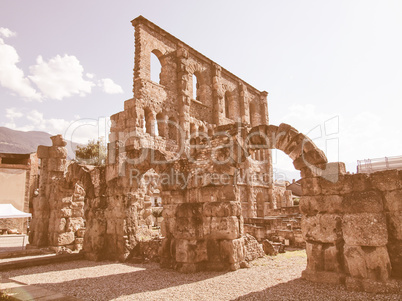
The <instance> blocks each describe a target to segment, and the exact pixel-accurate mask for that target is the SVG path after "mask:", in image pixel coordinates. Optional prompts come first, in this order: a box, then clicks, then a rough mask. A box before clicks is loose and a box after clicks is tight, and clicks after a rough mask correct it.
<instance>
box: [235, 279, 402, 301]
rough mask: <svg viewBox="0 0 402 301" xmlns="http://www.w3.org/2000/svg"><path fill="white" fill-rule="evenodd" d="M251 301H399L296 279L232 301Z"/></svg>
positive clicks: (385, 295)
mask: <svg viewBox="0 0 402 301" xmlns="http://www.w3.org/2000/svg"><path fill="white" fill-rule="evenodd" d="M251 300H317V301H321V300H334V301H335V300H356V301H360V300H361V301H366V300H384V301H385V300H387V301H388V300H395V301H400V300H401V296H400V295H398V294H374V293H365V292H355V291H347V290H346V287H345V286H343V285H333V284H324V283H314V282H310V281H307V280H304V279H302V278H297V279H295V280H291V281H288V282H285V283H280V284H277V285H274V286H271V287H268V288H266V289H264V290H261V291H258V292H252V293H249V294H247V295H244V296H241V297H239V298H236V299H233V300H232V301H251Z"/></svg>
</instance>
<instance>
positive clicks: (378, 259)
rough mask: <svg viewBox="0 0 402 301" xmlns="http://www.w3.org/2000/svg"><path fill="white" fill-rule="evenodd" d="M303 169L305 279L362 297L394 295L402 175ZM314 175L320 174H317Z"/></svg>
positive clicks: (401, 268)
mask: <svg viewBox="0 0 402 301" xmlns="http://www.w3.org/2000/svg"><path fill="white" fill-rule="evenodd" d="M321 169H322V170H326V169H327V170H332V172H331V173H329V172H327V173H326V176H325V177H321V176H319V173H317V172H315V171H314V169H313V170H311V169H310V168H307V167H306V168H303V169H302V170H301V172H302V178H303V179H302V182H301V185H302V190H303V196H302V198H301V200H300V210H301V212H302V213H303V218H302V230H303V236H304V238H305V240H306V250H307V258H308V261H307V268H306V270H305V271H304V272H303V277H304V278H306V279H308V280H312V281H317V282H331V283H343V282H345V283H346V286H347V288H349V289H354V290H365V291H374V292H379V291H387V290H396V289H397V285H396V283H395V282H394V281H393V280H392V279H391V277H399V278H402V252H401V250H402V227H401V225H402V171H398V170H389V171H382V172H376V173H373V174H346V173H345V166H344V164H343V163H328V164H326V165H323V166H321ZM316 171H318V169H317V170H316Z"/></svg>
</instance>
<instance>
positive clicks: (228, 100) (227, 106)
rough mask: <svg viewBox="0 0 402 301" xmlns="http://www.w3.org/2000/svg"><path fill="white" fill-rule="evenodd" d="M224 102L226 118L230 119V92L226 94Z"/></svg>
mask: <svg viewBox="0 0 402 301" xmlns="http://www.w3.org/2000/svg"><path fill="white" fill-rule="evenodd" d="M224 101H225V117H226V118H230V117H229V113H230V103H229V102H230V95H229V92H226V93H225V97H224Z"/></svg>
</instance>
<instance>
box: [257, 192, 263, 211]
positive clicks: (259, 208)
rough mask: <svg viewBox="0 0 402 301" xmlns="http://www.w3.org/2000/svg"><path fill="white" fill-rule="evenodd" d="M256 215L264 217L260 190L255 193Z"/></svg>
mask: <svg viewBox="0 0 402 301" xmlns="http://www.w3.org/2000/svg"><path fill="white" fill-rule="evenodd" d="M256 202H257V217H264V196H263V194H262V193H261V192H259V193H258V194H257V197H256Z"/></svg>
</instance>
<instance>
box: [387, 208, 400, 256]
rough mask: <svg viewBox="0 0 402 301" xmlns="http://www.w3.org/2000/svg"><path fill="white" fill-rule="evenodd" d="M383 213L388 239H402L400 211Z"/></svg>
mask: <svg viewBox="0 0 402 301" xmlns="http://www.w3.org/2000/svg"><path fill="white" fill-rule="evenodd" d="M385 215H386V218H387V227H388V236H389V239H390V240H400V241H402V212H395V213H390V212H387V213H386V214H385ZM401 253H402V250H401Z"/></svg>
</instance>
